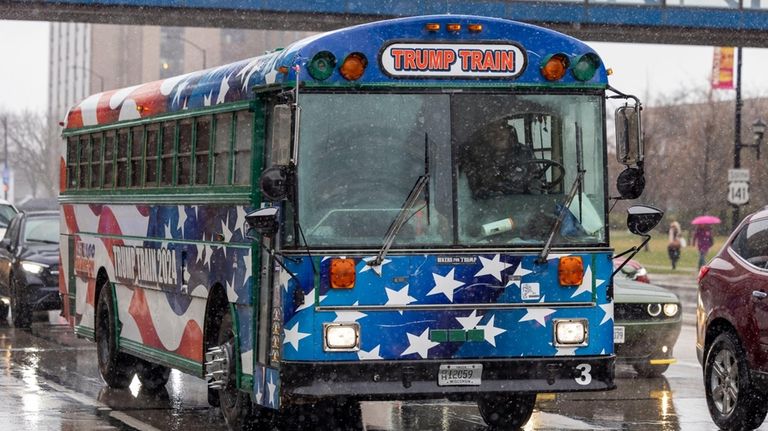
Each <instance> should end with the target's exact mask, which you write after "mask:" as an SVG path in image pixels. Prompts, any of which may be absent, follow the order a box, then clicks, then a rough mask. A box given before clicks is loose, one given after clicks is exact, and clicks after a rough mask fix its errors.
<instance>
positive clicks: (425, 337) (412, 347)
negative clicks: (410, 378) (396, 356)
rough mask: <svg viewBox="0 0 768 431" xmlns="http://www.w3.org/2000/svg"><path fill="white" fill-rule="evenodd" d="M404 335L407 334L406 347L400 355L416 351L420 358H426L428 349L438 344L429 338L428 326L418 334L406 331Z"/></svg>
mask: <svg viewBox="0 0 768 431" xmlns="http://www.w3.org/2000/svg"><path fill="white" fill-rule="evenodd" d="M405 335H407V336H408V348H407V349H405V351H404V352H403V353H401V354H400V356H405V355H410V354H411V353H416V354H417V355H419V356H421V359H427V356H429V349H431V348H433V347H435V346H437V345H438V344H440V343H437V342H434V341H432V340H430V339H429V328H427V329H425V330H424V332H422V333H421V335H418V336H416V335H413V334H411V333H408V332H406V334H405Z"/></svg>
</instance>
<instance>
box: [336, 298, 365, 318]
mask: <svg viewBox="0 0 768 431" xmlns="http://www.w3.org/2000/svg"><path fill="white" fill-rule="evenodd" d="M358 302H359V301H355V303H354V304H352V305H353V306H355V307H356V306H357V304H358ZM366 316H368V315H367V314H365V313H361V312H359V311H337V312H336V319H334V320H333V321H334V322H357V321H358V320H360V319H362V318H363V317H366Z"/></svg>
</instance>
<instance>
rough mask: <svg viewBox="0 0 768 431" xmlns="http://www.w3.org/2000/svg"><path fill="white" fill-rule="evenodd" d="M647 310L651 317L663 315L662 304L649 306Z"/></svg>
mask: <svg viewBox="0 0 768 431" xmlns="http://www.w3.org/2000/svg"><path fill="white" fill-rule="evenodd" d="M647 310H648V314H650V315H651V317H656V316H658V315H659V314H661V304H648V307H647Z"/></svg>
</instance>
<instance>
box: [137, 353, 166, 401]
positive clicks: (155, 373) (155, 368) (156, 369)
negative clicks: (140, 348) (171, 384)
mask: <svg viewBox="0 0 768 431" xmlns="http://www.w3.org/2000/svg"><path fill="white" fill-rule="evenodd" d="M136 375H137V376H138V377H139V381H140V382H141V388H142V389H143V390H145V391H147V392H149V393H152V394H154V393H157V392H159V391H160V390H161V389H163V388H165V384H166V383H168V377H170V375H171V369H170V368H168V367H164V366H162V365H158V364H153V363H151V362H147V361H144V360H142V361H139V362H138V363H137V364H136Z"/></svg>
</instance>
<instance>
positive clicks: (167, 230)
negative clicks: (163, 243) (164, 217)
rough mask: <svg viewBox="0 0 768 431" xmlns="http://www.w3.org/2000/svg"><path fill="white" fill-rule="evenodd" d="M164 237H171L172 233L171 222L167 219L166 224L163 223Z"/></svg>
mask: <svg viewBox="0 0 768 431" xmlns="http://www.w3.org/2000/svg"><path fill="white" fill-rule="evenodd" d="M165 237H166V238H168V239H173V233H172V232H171V222H170V220H169V221H168V224H167V225H165Z"/></svg>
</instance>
